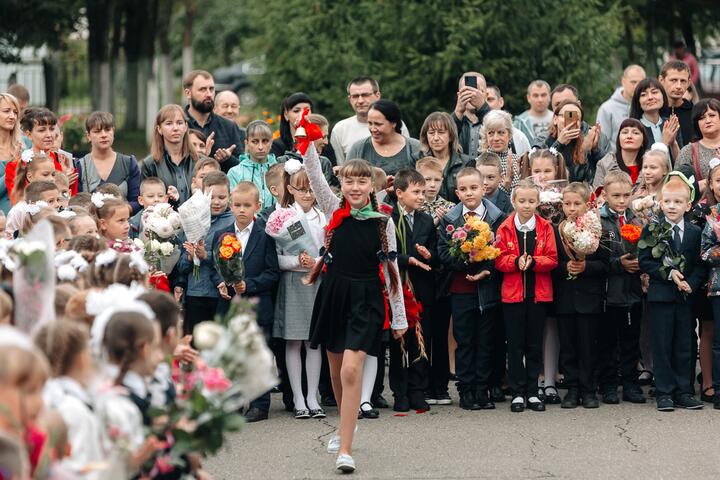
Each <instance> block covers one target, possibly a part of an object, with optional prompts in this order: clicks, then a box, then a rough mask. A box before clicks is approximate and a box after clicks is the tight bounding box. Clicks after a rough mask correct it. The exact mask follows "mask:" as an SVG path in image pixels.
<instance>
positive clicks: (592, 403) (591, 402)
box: [582, 392, 600, 408]
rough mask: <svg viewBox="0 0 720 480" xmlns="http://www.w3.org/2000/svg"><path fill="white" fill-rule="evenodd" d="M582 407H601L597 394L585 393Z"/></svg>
mask: <svg viewBox="0 0 720 480" xmlns="http://www.w3.org/2000/svg"><path fill="white" fill-rule="evenodd" d="M582 406H583V407H584V408H598V407H599V406H600V402H599V401H598V397H597V395H596V394H595V392H591V393H583V396H582Z"/></svg>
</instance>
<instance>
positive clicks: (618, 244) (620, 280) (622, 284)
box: [600, 204, 642, 307]
mask: <svg viewBox="0 0 720 480" xmlns="http://www.w3.org/2000/svg"><path fill="white" fill-rule="evenodd" d="M625 214H626V216H627V219H628V221H630V220H632V219H633V217H634V216H635V215H633V213H632V211H630V210H629V209H628V210H627V211H626V212H625ZM600 223H601V224H602V229H603V233H602V235H603V236H602V242H603V244H604V245H605V246H606V247H607V248H608V261H609V271H608V277H607V296H606V304H607V305H610V306H615V307H628V306H630V305H632V304H634V303H639V302H642V285H641V282H640V273H639V272H638V273H628V272H626V271H625V269H624V268H623V266H622V263H620V257H621V256H623V255H625V253H626V248H625V246H624V243H623V239H622V237H621V236H620V227H619V224H618V216H617V214H616V213H614V212H612V211H610V208H609V207H608V205H607V204H605V205H603V207H602V208H601V209H600Z"/></svg>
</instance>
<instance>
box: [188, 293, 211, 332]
mask: <svg viewBox="0 0 720 480" xmlns="http://www.w3.org/2000/svg"><path fill="white" fill-rule="evenodd" d="M217 308H218V299H217V298H213V297H190V296H187V295H186V296H185V318H184V320H183V334H184V335H192V333H193V329H194V328H195V325H197V324H198V323H200V322H204V321H206V320H212V319H213V318H215V313H216V312H217Z"/></svg>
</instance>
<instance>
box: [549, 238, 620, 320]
mask: <svg viewBox="0 0 720 480" xmlns="http://www.w3.org/2000/svg"><path fill="white" fill-rule="evenodd" d="M557 228H558V227H555V239H556V241H557V251H558V268H557V269H556V270H555V277H554V279H553V286H554V293H555V313H556V314H558V315H573V314H576V313H580V314H586V315H590V314H599V313H602V311H603V301H604V299H605V282H606V281H607V273H608V270H609V268H608V253H609V252H608V250H607V248H606V247H605V246H604V245H603V244H602V243H601V244H600V246H599V247H598V249H597V251H596V252H595V253H593V254H592V255H588V256H587V257H585V271H584V272H582V273H581V274H579V275H578V276H577V277H576V278H574V279H569V278H568V270H567V264H568V262H569V261H570V257H569V256H568V254H567V252H566V251H565V247H564V246H563V244H562V241H561V240H560V233H559V232H558V230H557Z"/></svg>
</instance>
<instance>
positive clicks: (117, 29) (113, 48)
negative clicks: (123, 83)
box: [109, 2, 123, 114]
mask: <svg viewBox="0 0 720 480" xmlns="http://www.w3.org/2000/svg"><path fill="white" fill-rule="evenodd" d="M122 20H123V6H122V3H120V2H115V8H114V9H113V27H112V40H111V42H110V82H109V84H110V88H109V90H110V112H112V113H113V114H115V113H116V112H117V104H116V101H115V100H116V98H117V96H116V94H117V92H116V91H115V90H116V87H117V86H118V81H117V77H118V68H117V66H118V63H119V62H120V47H121V45H122V42H121V38H122V29H123V24H122Z"/></svg>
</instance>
